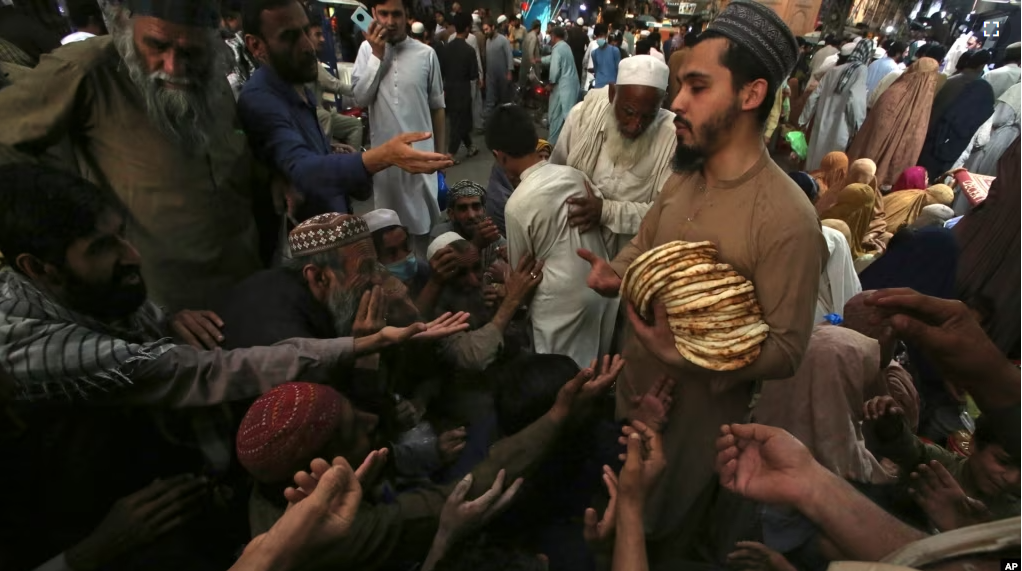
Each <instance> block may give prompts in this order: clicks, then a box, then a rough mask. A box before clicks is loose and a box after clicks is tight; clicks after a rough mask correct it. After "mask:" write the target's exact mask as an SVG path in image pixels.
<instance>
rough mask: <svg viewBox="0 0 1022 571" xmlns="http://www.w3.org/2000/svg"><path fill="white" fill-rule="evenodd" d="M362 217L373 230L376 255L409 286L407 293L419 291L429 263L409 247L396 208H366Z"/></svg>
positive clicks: (427, 271) (393, 273)
mask: <svg viewBox="0 0 1022 571" xmlns="http://www.w3.org/2000/svg"><path fill="white" fill-rule="evenodd" d="M362 219H363V220H365V221H366V224H367V225H368V226H369V231H370V232H372V235H373V246H374V247H375V248H376V258H377V259H378V260H379V261H380V263H381V264H383V266H384V267H385V268H387V272H389V273H390V275H392V276H394V277H395V278H397V279H399V280H401V283H403V284H405V286H407V287H408V294H409V295H411V296H413V297H414V296H416V295H418V294H419V292H420V291H422V288H423V287H425V286H426V282H427V281H429V274H430V270H429V263H427V261H426V260H420V259H419V258H418V256H416V255H415V252H413V251H412V247H411V241H410V239H409V235H408V228H405V226H404V225H403V224H401V218H400V217H398V215H397V212H394V211H393V210H388V209H386V208H380V209H377V210H373V211H372V212H367V213H366V214H365V215H363V216H362Z"/></svg>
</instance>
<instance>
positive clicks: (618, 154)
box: [603, 105, 656, 168]
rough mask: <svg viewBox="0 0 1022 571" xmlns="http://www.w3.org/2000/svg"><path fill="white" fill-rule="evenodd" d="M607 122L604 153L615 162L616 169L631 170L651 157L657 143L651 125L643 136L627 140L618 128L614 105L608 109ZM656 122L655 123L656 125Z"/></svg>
mask: <svg viewBox="0 0 1022 571" xmlns="http://www.w3.org/2000/svg"><path fill="white" fill-rule="evenodd" d="M606 114H607V117H606V120H605V125H606V127H605V128H604V133H606V139H605V140H604V142H603V144H604V147H603V148H604V151H605V152H606V153H607V156H609V157H610V158H611V160H612V161H613V162H614V166H615V167H623V168H631V167H634V166H635V165H637V164H638V163H639V161H640V160H642V158H643V157H646V156H649V155H650V154H651V153H652V152H653V143H654V142H655V137H656V133H655V131H656V130H655V129H654V128H653V125H652V124H651V125H650V126H649V127H648V128H647V129H646V130H645V131H644V132H643V133H642V134H641V135H639V136H638V137H637V138H635V139H627V138H625V137H624V136H623V135H622V134H621V131H620V129H618V126H617V117H615V116H614V105H610V106H609V107H607V112H606ZM655 123H656V121H654V124H655Z"/></svg>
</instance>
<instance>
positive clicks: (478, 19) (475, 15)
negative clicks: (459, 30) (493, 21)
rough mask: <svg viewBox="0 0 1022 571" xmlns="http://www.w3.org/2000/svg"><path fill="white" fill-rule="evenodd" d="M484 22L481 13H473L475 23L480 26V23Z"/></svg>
mask: <svg viewBox="0 0 1022 571" xmlns="http://www.w3.org/2000/svg"><path fill="white" fill-rule="evenodd" d="M482 21H483V19H482V17H481V16H480V15H479V12H472V22H473V23H476V24H478V23H480V22H482Z"/></svg>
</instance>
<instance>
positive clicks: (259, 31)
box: [241, 0, 298, 38]
mask: <svg viewBox="0 0 1022 571" xmlns="http://www.w3.org/2000/svg"><path fill="white" fill-rule="evenodd" d="M292 2H298V0H245V3H244V4H242V7H241V29H242V30H243V31H244V32H245V33H246V34H252V35H253V36H257V37H260V38H262V37H263V12H264V11H265V10H276V9H277V8H283V7H284V6H287V5H289V4H291V3H292Z"/></svg>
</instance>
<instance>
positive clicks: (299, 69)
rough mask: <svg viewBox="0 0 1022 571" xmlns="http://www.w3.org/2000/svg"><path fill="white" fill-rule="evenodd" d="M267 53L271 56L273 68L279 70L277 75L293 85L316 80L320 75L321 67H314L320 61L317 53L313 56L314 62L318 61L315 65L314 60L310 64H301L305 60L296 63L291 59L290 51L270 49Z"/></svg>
mask: <svg viewBox="0 0 1022 571" xmlns="http://www.w3.org/2000/svg"><path fill="white" fill-rule="evenodd" d="M267 55H268V56H269V59H270V65H271V66H272V67H273V70H274V71H275V72H277V75H279V76H280V78H281V79H283V80H284V81H286V82H287V83H290V84H291V85H300V84H303V83H311V82H313V81H316V78H318V77H319V69H317V68H316V67H314V65H316V66H318V65H319V63H318V62H317V61H316V60H315V57H316V56H315V55H313V56H312V58H313V62H316V63H315V64H314V65H313V64H312V62H310V65H308V66H303V65H301V64H302V63H305V62H298V64H297V65H296V64H295V62H292V61H291V55H290V54H288V53H281V54H278V53H276V52H273V51H269V52H268V54H267Z"/></svg>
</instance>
